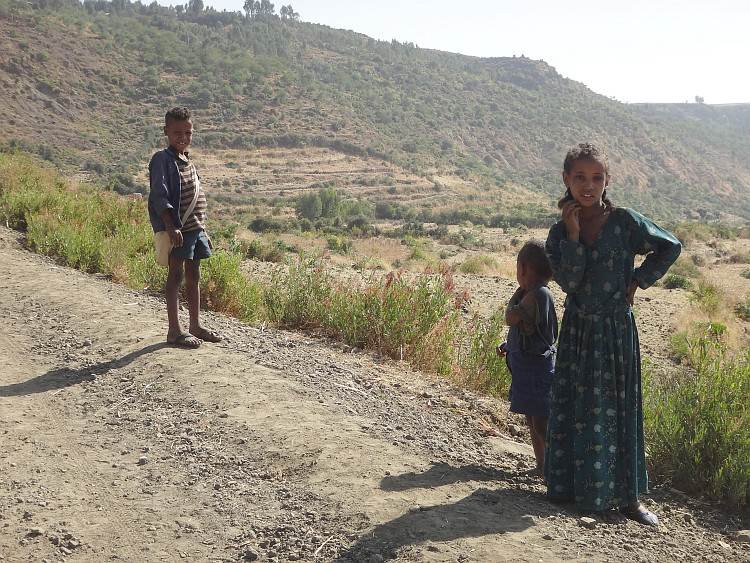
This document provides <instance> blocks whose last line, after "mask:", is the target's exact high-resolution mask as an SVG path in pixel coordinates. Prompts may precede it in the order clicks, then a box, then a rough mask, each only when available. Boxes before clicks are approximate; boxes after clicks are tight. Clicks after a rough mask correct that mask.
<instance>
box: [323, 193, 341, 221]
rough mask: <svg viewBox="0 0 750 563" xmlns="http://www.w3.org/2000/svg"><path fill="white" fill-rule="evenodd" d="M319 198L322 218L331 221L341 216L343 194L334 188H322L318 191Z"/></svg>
mask: <svg viewBox="0 0 750 563" xmlns="http://www.w3.org/2000/svg"><path fill="white" fill-rule="evenodd" d="M318 197H319V198H320V203H321V210H320V214H321V216H322V217H326V218H328V219H330V218H332V217H336V216H337V215H338V214H339V211H340V210H341V194H339V192H338V191H336V189H334V187H333V186H328V187H327V188H320V190H318Z"/></svg>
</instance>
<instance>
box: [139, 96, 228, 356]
mask: <svg viewBox="0 0 750 563" xmlns="http://www.w3.org/2000/svg"><path fill="white" fill-rule="evenodd" d="M164 123H165V125H164V134H165V135H166V136H167V139H168V141H169V147H168V148H166V149H164V150H162V151H159V152H157V153H156V154H154V156H153V157H152V158H151V162H150V163H149V165H148V170H149V180H150V184H151V191H150V193H149V196H148V214H149V219H150V220H151V226H152V227H153V229H154V232H155V233H156V232H159V231H167V234H169V239H170V241H171V242H172V246H173V247H174V248H173V249H172V251H171V252H170V254H169V273H168V274H167V288H166V300H167V318H168V319H169V330H168V332H167V342H168V343H170V344H174V345H176V346H184V347H187V348H197V347H198V346H200V345H201V343H202V342H203V341H204V340H205V341H206V342H220V341H221V340H222V336H220V335H219V334H217V333H215V332H213V331H210V330H208V329H205V328H203V327H202V326H201V324H200V321H199V318H198V316H199V312H200V301H201V299H200V285H199V283H200V277H201V262H200V261H201V260H203V259H204V258H210V257H211V249H212V248H213V245H212V244H211V239H209V238H208V235H207V234H206V231H205V221H206V196H205V195H204V194H203V190H202V189H201V187H200V181H199V178H198V172H197V170H196V169H195V166H194V165H193V163H192V162H191V161H190V159H189V158H188V153H187V150H186V149H187V148H188V146H189V145H190V141H191V140H192V137H193V117H192V115H191V113H190V110H189V109H188V108H180V107H175V108H172V109H170V110H169V111H168V112H167V114H166V115H165V117H164ZM183 278H184V279H185V293H186V296H187V302H188V310H189V312H190V327H189V331H188V332H185V331H183V329H182V326H181V325H180V319H179V316H178V299H179V289H180V284H181V283H182V280H183Z"/></svg>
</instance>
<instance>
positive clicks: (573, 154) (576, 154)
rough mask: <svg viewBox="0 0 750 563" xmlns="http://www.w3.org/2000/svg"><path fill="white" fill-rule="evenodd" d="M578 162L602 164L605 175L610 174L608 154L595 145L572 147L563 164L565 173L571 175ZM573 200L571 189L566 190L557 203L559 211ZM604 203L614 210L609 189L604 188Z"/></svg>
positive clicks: (584, 144) (583, 144)
mask: <svg viewBox="0 0 750 563" xmlns="http://www.w3.org/2000/svg"><path fill="white" fill-rule="evenodd" d="M578 160H595V161H597V162H600V163H601V165H602V166H603V167H604V173H605V174H609V158H607V154H606V153H605V152H604V151H603V150H601V149H600V148H599V147H597V146H596V145H594V144H593V143H588V142H586V143H581V144H579V145H577V146H575V147H572V148H571V149H570V150H569V151H568V154H566V155H565V161H564V162H563V171H564V172H565V173H566V174H570V171H571V170H572V169H573V163H574V162H576V161H578ZM572 199H573V194H571V193H570V188H567V189H566V190H565V196H563V198H562V199H561V200H560V201H558V202H557V207H558V209H562V208H563V205H565V204H566V203H567V202H569V201H571V200H572ZM602 202H603V203H604V205H605V206H606V207H607V208H608V209H610V210H611V209H614V208H615V204H614V203H613V202H612V200H611V199H609V197H608V196H607V188H604V192H603V193H602Z"/></svg>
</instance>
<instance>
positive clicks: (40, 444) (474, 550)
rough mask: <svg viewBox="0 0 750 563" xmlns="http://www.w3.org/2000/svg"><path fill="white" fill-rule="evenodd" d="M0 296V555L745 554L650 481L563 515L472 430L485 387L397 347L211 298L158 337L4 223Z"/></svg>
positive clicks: (484, 417) (148, 311)
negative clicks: (373, 345)
mask: <svg viewBox="0 0 750 563" xmlns="http://www.w3.org/2000/svg"><path fill="white" fill-rule="evenodd" d="M0 295H2V299H1V300H0V317H1V318H2V319H3V322H4V330H3V331H2V332H0V366H2V367H1V368H0V428H1V429H2V430H1V432H0V561H49V562H53V561H110V560H119V561H129V562H131V561H144V562H145V561H148V562H154V561H183V560H186V561H254V560H258V561H280V562H281V561H337V562H354V561H364V562H382V561H404V562H406V561H429V562H444V561H445V562H447V561H513V562H524V561H526V562H532V561H533V562H535V563H536V562H538V561H577V562H584V561H588V562H605V561H665V562H666V561H670V562H671V561H716V562H722V563H723V562H731V563H740V562H747V561H749V560H750V544H749V543H743V542H742V541H741V539H740V538H738V537H737V536H736V535H735V533H736V532H737V531H738V530H741V529H747V528H750V525H748V522H747V521H745V522H743V521H740V520H738V519H734V518H732V517H729V516H727V515H723V514H721V513H719V512H717V511H714V510H712V508H711V507H710V506H707V505H705V504H701V503H700V502H698V501H695V500H691V499H690V498H688V497H686V496H684V495H681V494H679V493H678V492H675V491H671V490H669V489H668V488H662V487H658V486H657V487H655V488H654V490H653V491H652V493H651V494H650V495H649V496H648V497H647V499H646V502H647V503H648V504H650V505H651V508H652V509H653V510H654V511H655V512H656V513H657V514H658V515H659V517H660V518H661V521H662V522H663V525H662V526H661V527H659V528H658V529H646V528H644V527H641V526H639V525H637V524H635V523H633V522H631V521H629V520H626V519H624V518H622V517H620V516H619V515H618V514H616V513H607V514H604V515H593V527H592V528H591V529H590V528H587V527H584V526H582V525H581V524H582V521H581V517H582V516H584V515H583V514H581V513H579V512H578V511H576V510H575V509H573V508H570V507H564V506H562V507H561V506H555V505H552V504H550V503H548V502H547V501H546V500H545V497H544V488H543V487H542V485H541V483H540V482H539V481H535V480H531V479H529V478H526V477H523V476H520V472H521V471H522V470H524V469H526V468H528V467H530V466H531V464H532V463H533V457H532V454H531V449H530V447H529V446H528V445H527V444H526V443H525V442H524V437H523V435H522V436H521V437H520V438H517V439H516V440H507V439H505V438H503V437H501V436H498V435H497V434H496V433H493V432H488V431H487V428H489V427H490V423H491V421H492V420H493V419H496V420H498V421H500V423H501V424H504V423H505V422H506V421H507V420H508V419H507V405H506V404H505V403H504V401H498V400H491V399H486V398H481V397H478V396H474V395H472V394H471V393H467V392H463V391H460V390H458V389H456V388H454V387H453V386H451V385H449V384H448V383H446V382H445V381H443V380H436V379H429V378H424V377H420V376H419V375H418V374H415V373H411V372H410V371H409V370H408V369H406V368H405V367H403V366H402V365H399V364H397V363H393V362H385V361H382V360H378V359H377V358H374V357H371V356H368V355H365V354H361V353H356V352H355V353H344V352H342V351H341V349H340V347H338V346H336V345H335V344H332V343H326V342H323V341H320V340H318V339H313V338H307V337H305V336H302V335H299V334H292V333H287V332H282V331H275V330H259V329H258V328H254V327H249V326H246V325H243V324H241V323H238V322H235V321H233V320H231V319H227V318H224V317H221V316H213V315H206V319H207V323H208V324H209V325H210V326H212V327H213V328H216V329H218V330H220V331H221V332H222V333H224V334H225V335H226V336H227V338H226V340H225V342H223V343H222V344H220V345H209V344H204V345H203V346H202V347H201V348H200V349H198V350H195V351H191V350H184V349H178V348H174V347H170V346H166V345H165V344H164V336H165V334H166V321H165V314H164V305H163V301H162V299H161V298H160V297H159V296H154V295H150V294H148V293H145V292H135V291H131V290H128V289H125V288H122V287H119V286H116V285H114V284H112V283H110V282H108V281H107V280H106V279H102V278H100V277H95V276H88V275H85V274H82V273H79V272H75V271H72V270H69V269H66V268H62V267H58V266H56V265H55V264H54V263H53V262H52V261H50V260H47V259H44V258H42V257H39V256H35V255H32V254H30V253H28V252H27V251H25V250H23V248H22V246H21V241H20V237H19V236H18V235H17V234H16V233H13V232H11V231H8V230H5V229H0ZM656 300H657V299H656V297H654V298H653V301H656ZM501 429H502V430H506V429H505V428H502V426H501Z"/></svg>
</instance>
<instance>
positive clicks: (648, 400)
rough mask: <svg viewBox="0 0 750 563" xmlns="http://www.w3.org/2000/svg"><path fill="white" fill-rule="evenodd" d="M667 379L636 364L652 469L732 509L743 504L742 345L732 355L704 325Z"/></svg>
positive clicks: (749, 408) (748, 397) (749, 488)
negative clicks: (681, 367)
mask: <svg viewBox="0 0 750 563" xmlns="http://www.w3.org/2000/svg"><path fill="white" fill-rule="evenodd" d="M688 348H689V353H690V356H691V357H690V362H689V364H690V365H691V366H694V367H686V368H685V369H684V370H683V372H682V373H681V374H679V375H678V376H675V377H672V378H666V377H663V376H662V377H659V376H657V375H656V374H655V373H653V372H652V371H651V370H650V369H649V368H648V367H646V369H644V406H645V409H644V412H645V417H646V419H645V429H646V433H647V435H648V443H649V448H650V451H649V453H650V463H651V466H652V471H653V472H654V473H655V474H657V475H660V476H661V477H663V478H665V479H668V480H669V481H671V483H672V484H673V485H674V486H675V487H678V488H680V489H683V490H686V491H689V492H696V493H703V494H704V495H706V496H707V497H708V498H709V499H710V500H711V501H713V502H716V503H718V504H721V505H723V506H725V507H727V508H730V509H734V510H747V509H748V508H750V446H748V444H750V350H744V351H742V352H741V353H739V354H738V355H732V354H730V353H729V351H728V349H727V347H726V346H725V345H724V344H723V343H722V342H721V340H720V339H719V338H716V337H715V335H713V334H712V333H711V332H710V331H706V332H705V333H704V334H703V335H702V336H697V337H694V338H692V339H691V340H690V341H689V346H688Z"/></svg>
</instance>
